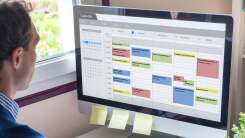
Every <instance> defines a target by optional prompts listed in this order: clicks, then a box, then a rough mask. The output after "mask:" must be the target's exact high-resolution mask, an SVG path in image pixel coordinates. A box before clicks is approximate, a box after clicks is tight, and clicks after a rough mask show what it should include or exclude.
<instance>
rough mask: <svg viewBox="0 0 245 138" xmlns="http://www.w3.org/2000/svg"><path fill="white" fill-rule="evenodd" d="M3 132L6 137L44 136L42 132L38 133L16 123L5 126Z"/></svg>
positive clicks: (42, 137) (41, 137)
mask: <svg viewBox="0 0 245 138" xmlns="http://www.w3.org/2000/svg"><path fill="white" fill-rule="evenodd" d="M3 133H4V134H5V135H4V137H6V138H16V137H21V138H44V136H43V135H42V134H40V133H38V132H37V131H35V130H34V129H32V128H30V127H28V126H26V125H21V124H17V123H16V124H15V125H11V127H8V128H6V129H5V130H4V132H3Z"/></svg>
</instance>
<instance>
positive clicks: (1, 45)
mask: <svg viewBox="0 0 245 138" xmlns="http://www.w3.org/2000/svg"><path fill="white" fill-rule="evenodd" d="M29 10H30V5H29V3H27V2H25V1H14V0H4V1H2V2H0V69H1V68H2V66H3V61H4V60H6V59H7V58H8V57H9V56H10V55H11V53H12V51H13V50H14V49H16V48H17V47H23V48H25V49H27V46H28V44H29V43H30V41H31V39H32V35H33V34H32V29H31V28H32V22H31V18H30V16H29V14H28V12H29Z"/></svg>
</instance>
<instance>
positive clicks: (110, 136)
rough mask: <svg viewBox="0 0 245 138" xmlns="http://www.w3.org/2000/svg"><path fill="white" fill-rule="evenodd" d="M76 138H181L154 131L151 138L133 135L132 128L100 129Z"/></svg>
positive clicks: (149, 137)
mask: <svg viewBox="0 0 245 138" xmlns="http://www.w3.org/2000/svg"><path fill="white" fill-rule="evenodd" d="M76 138H180V137H176V136H170V135H167V134H163V133H158V132H154V131H152V135H151V136H144V135H136V134H132V128H129V127H127V129H126V130H125V131H122V130H116V129H109V128H107V127H100V128H97V129H95V130H93V131H90V132H88V133H86V134H83V135H81V136H78V137H76Z"/></svg>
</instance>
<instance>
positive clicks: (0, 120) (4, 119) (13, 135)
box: [0, 109, 44, 138]
mask: <svg viewBox="0 0 245 138" xmlns="http://www.w3.org/2000/svg"><path fill="white" fill-rule="evenodd" d="M0 110H1V109H0ZM17 137H21V138H43V137H44V136H43V135H42V134H40V133H38V132H37V131H35V130H34V129H32V128H30V127H28V126H26V125H21V124H18V123H16V122H15V121H13V120H12V119H10V118H9V116H8V115H7V114H5V115H4V113H3V112H0V138H17Z"/></svg>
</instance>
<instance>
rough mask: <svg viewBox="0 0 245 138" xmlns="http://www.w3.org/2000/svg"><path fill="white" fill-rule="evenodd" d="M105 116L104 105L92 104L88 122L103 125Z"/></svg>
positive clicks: (105, 108) (105, 109)
mask: <svg viewBox="0 0 245 138" xmlns="http://www.w3.org/2000/svg"><path fill="white" fill-rule="evenodd" d="M106 117H107V107H106V106H102V105H93V106H92V113H91V116H90V121H89V123H90V124H93V125H105V122H106Z"/></svg>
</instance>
